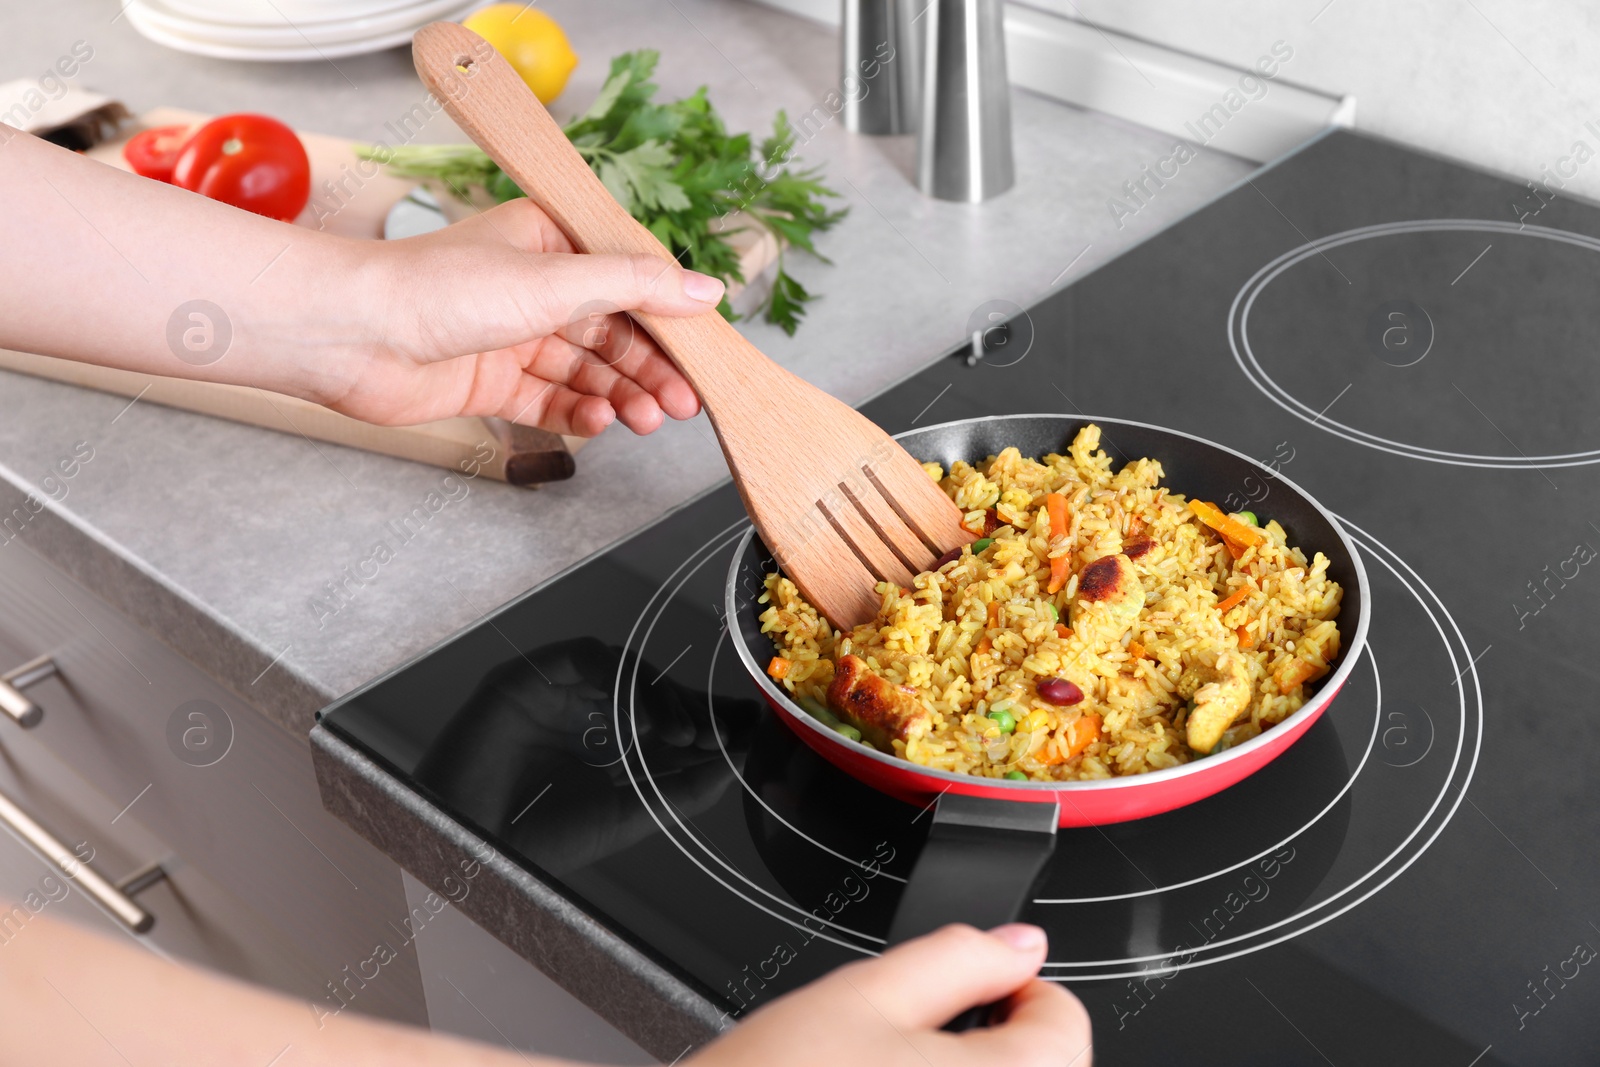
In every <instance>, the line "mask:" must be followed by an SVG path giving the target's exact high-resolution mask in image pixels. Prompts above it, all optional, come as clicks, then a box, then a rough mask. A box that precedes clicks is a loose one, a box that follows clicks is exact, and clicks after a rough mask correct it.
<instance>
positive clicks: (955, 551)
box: [933, 545, 967, 570]
mask: <svg viewBox="0 0 1600 1067" xmlns="http://www.w3.org/2000/svg"><path fill="white" fill-rule="evenodd" d="M966 547H967V546H966V545H961V546H959V547H957V548H952V549H951V550H950V551H948V552H946V553H945V554H944V555H942V556H940V557H939V558H938V559H936V560H934V562H933V569H934V570H938V569H939V568H940V567H943V566H944V565H945V564H946V563H954V562H955V561H956V560H958V559H960V558H961V549H963V548H966Z"/></svg>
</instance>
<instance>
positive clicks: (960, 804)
mask: <svg viewBox="0 0 1600 1067" xmlns="http://www.w3.org/2000/svg"><path fill="white" fill-rule="evenodd" d="M1091 422H1092V423H1095V424H1097V425H1098V426H1100V428H1101V447H1102V448H1103V449H1105V450H1106V452H1107V453H1109V454H1110V455H1111V456H1112V457H1113V459H1114V460H1115V461H1116V462H1117V463H1118V465H1119V466H1120V465H1121V464H1123V463H1127V462H1130V461H1132V460H1134V459H1137V458H1139V457H1141V456H1148V457H1150V458H1152V459H1156V460H1159V461H1160V462H1161V465H1162V468H1163V470H1164V472H1165V478H1164V480H1163V484H1164V485H1167V486H1170V487H1171V489H1172V490H1173V491H1174V492H1178V493H1183V494H1184V495H1186V496H1188V497H1190V498H1191V499H1201V500H1226V499H1227V498H1228V497H1230V496H1232V495H1235V494H1238V493H1240V492H1241V491H1243V490H1244V489H1245V488H1246V486H1248V485H1250V484H1252V483H1262V482H1264V483H1266V484H1267V485H1268V486H1269V487H1270V488H1269V491H1268V494H1267V496H1266V497H1265V498H1264V499H1263V500H1262V502H1261V504H1259V505H1258V506H1259V507H1261V508H1262V510H1263V511H1264V512H1265V513H1266V514H1267V515H1269V516H1270V517H1271V518H1273V519H1275V520H1277V521H1278V523H1279V524H1280V525H1282V526H1283V528H1284V529H1285V530H1287V531H1288V534H1289V540H1290V543H1291V544H1295V545H1298V546H1300V547H1301V548H1302V549H1303V550H1304V551H1305V552H1306V553H1307V555H1310V554H1312V553H1313V552H1318V551H1320V552H1322V553H1323V554H1324V555H1326V556H1327V557H1328V560H1329V564H1328V576H1329V577H1330V578H1332V579H1333V580H1334V581H1336V582H1338V583H1339V584H1340V585H1341V586H1343V588H1344V599H1343V603H1342V606H1341V608H1340V612H1339V629H1340V636H1341V638H1342V639H1343V640H1342V644H1343V648H1342V651H1341V652H1340V655H1339V659H1338V661H1337V663H1336V664H1335V666H1334V670H1333V671H1332V673H1331V674H1329V675H1328V676H1327V677H1326V678H1325V679H1323V681H1322V682H1321V684H1320V685H1318V686H1317V687H1316V689H1315V691H1314V692H1313V693H1312V694H1311V696H1310V697H1309V699H1307V701H1306V703H1305V704H1304V705H1303V706H1302V707H1301V708H1300V709H1299V710H1298V711H1296V712H1295V713H1294V714H1292V715H1290V716H1289V717H1287V718H1286V719H1284V720H1283V721H1282V722H1280V723H1278V724H1277V725H1276V726H1273V727H1272V728H1271V729H1268V730H1266V731H1265V732H1263V733H1262V734H1260V735H1258V736H1256V737H1253V738H1251V739H1250V740H1248V741H1245V742H1243V743H1242V744H1239V745H1237V746H1235V747H1233V748H1230V749H1228V750H1226V751H1225V752H1221V753H1218V754H1216V755H1213V756H1206V757H1204V758H1201V759H1196V760H1194V761H1192V762H1190V763H1186V764H1184V765H1182V766H1180V767H1172V768H1167V769H1165V770H1157V771H1151V772H1148V773H1146V774H1138V775H1129V776H1126V777H1118V778H1109V779H1104V780H1100V781H1086V782H1033V781H1027V782H1016V781H1010V780H1006V779H994V778H981V777H977V776H972V775H964V774H955V773H952V772H948V771H940V770H934V769H932V768H928V767H921V766H918V765H916V764H913V763H909V762H907V761H906V760H903V759H900V758H898V757H896V756H892V755H889V754H887V753H884V752H879V751H877V750H876V749H873V748H870V747H868V746H866V745H864V744H862V743H860V742H856V741H850V740H848V739H847V738H845V737H843V736H842V735H840V734H838V733H835V732H834V731H833V730H831V729H829V728H828V727H827V726H824V725H823V724H822V723H820V722H818V721H817V720H816V719H814V718H813V717H812V716H811V715H809V714H807V713H806V712H805V711H804V710H803V709H801V708H800V707H799V705H797V704H796V703H795V702H794V701H793V700H792V699H790V697H789V695H788V694H787V692H786V691H785V690H784V689H782V688H781V687H780V686H778V685H777V684H775V683H774V682H773V681H772V680H771V679H770V678H768V677H767V675H766V672H765V670H764V669H763V664H765V663H766V662H767V660H768V659H770V658H771V656H772V653H773V645H772V640H771V638H770V637H768V636H767V635H766V634H763V633H762V632H761V623H760V621H759V618H758V616H759V614H760V608H759V607H758V605H757V603H756V601H757V598H758V597H760V595H761V594H762V592H763V585H762V581H763V578H764V576H765V575H766V574H768V573H770V572H771V571H772V570H774V569H775V568H776V566H777V565H776V563H775V562H774V561H773V557H772V554H771V552H769V551H768V549H767V547H766V546H765V545H764V544H762V542H761V540H760V538H759V537H757V536H756V533H755V531H754V530H753V529H752V530H751V531H749V532H748V533H747V534H746V535H745V537H744V540H743V541H741V542H740V543H739V546H738V548H737V550H736V551H735V553H734V557H733V563H732V565H731V567H730V569H729V572H728V582H727V601H726V603H727V618H728V619H729V620H730V627H731V630H732V632H733V634H734V636H735V640H734V647H735V649H736V650H737V652H738V655H739V658H740V660H741V661H742V662H743V663H744V666H745V669H746V670H747V671H749V673H750V677H751V678H752V679H754V680H755V683H756V685H757V686H758V687H759V688H760V690H761V693H762V695H763V696H764V697H765V698H766V701H767V703H768V704H770V705H771V706H772V708H773V710H774V711H776V712H777V714H778V716H779V717H780V718H781V719H782V721H783V722H784V723H785V724H786V725H787V726H788V727H789V728H790V729H791V730H793V731H794V732H795V734H796V735H798V736H799V738H800V740H801V741H803V742H804V743H805V744H806V745H808V746H809V747H810V748H812V749H813V750H815V751H816V752H817V753H818V754H820V755H821V756H822V757H823V758H824V759H826V760H827V761H828V762H830V763H832V764H833V765H834V766H836V767H838V768H840V769H841V770H843V771H844V772H846V773H847V774H849V775H851V776H853V777H855V778H857V779H859V780H860V781H862V782H864V783H866V784H868V785H870V786H873V787H874V788H876V789H878V790H880V791H882V792H884V793H887V794H889V795H891V796H894V797H897V798H899V799H901V800H904V801H906V802H908V803H912V804H919V805H923V806H927V807H929V808H930V809H931V810H932V811H933V813H934V815H933V825H932V828H931V830H930V832H929V835H928V839H927V842H926V844H924V846H923V848H922V851H921V853H920V854H919V855H918V858H917V861H916V864H915V866H914V868H913V870H912V872H911V876H910V881H909V883H908V884H907V886H906V889H905V892H904V893H903V894H902V896H901V898H900V904H899V907H898V909H897V911H896V913H895V917H894V921H893V923H892V924H891V926H890V932H889V943H890V944H896V943H898V942H900V941H903V940H907V939H909V938H912V937H916V936H919V935H921V934H924V933H927V932H929V931H932V930H934V929H936V928H938V927H939V926H942V925H944V924H946V923H949V922H966V923H971V924H973V925H976V926H979V927H989V926H995V925H999V924H1001V923H1005V922H1010V921H1012V920H1014V919H1015V918H1016V917H1017V916H1018V915H1019V914H1020V912H1021V910H1022V906H1023V904H1024V903H1025V902H1026V901H1027V899H1028V898H1029V891H1030V889H1031V888H1032V885H1033V882H1034V880H1035V879H1036V878H1037V877H1038V874H1039V872H1040V870H1041V869H1042V868H1043V866H1044V863H1045V860H1046V859H1048V858H1049V856H1050V853H1051V851H1052V850H1053V848H1054V846H1055V829H1056V827H1057V826H1068V827H1073V826H1101V825H1106V824H1109V823H1118V822H1124V821H1127V820H1131V819H1142V818H1147V817H1149V816H1152V815H1158V814H1160V813H1162V812H1166V811H1171V810H1173V809H1174V808H1179V807H1183V806H1185V805H1188V804H1193V803H1195V802H1197V801H1200V800H1203V799H1205V798H1206V797H1209V796H1212V795H1213V794H1215V793H1218V792H1220V791H1222V790H1224V789H1226V788H1228V787H1229V786H1231V785H1233V784H1235V783H1237V782H1238V781H1240V780H1241V779H1243V778H1245V777H1247V776H1248V775H1250V774H1252V773H1254V772H1255V771H1257V770H1259V769H1261V768H1262V767H1263V766H1265V765H1266V764H1267V763H1269V762H1271V761H1272V760H1273V759H1274V758H1276V757H1277V756H1278V755H1280V754H1281V753H1282V752H1284V751H1285V750H1286V749H1288V748H1289V746H1290V745H1292V744H1294V743H1295V742H1296V741H1297V740H1299V739H1300V737H1301V736H1302V735H1304V734H1305V732H1306V730H1307V729H1309V728H1310V727H1311V725H1312V723H1314V722H1316V720H1317V719H1318V718H1319V717H1320V716H1321V715H1322V713H1323V712H1324V711H1326V710H1327V708H1328V705H1329V704H1331V703H1332V702H1333V698H1334V696H1335V695H1336V694H1337V693H1338V691H1339V689H1340V687H1341V686H1343V684H1344V682H1345V680H1346V679H1347V678H1348V677H1349V676H1350V672H1351V670H1352V669H1353V667H1354V664H1355V662H1356V660H1357V659H1358V658H1359V657H1360V654H1361V650H1362V648H1363V647H1364V646H1365V644H1366V638H1367V620H1368V614H1369V611H1370V607H1369V604H1368V599H1367V589H1368V585H1367V576H1366V571H1365V570H1364V568H1363V567H1362V565H1361V559H1360V557H1359V556H1358V555H1357V554H1356V551H1355V547H1354V545H1353V544H1352V543H1351V542H1350V540H1349V538H1348V537H1346V536H1345V533H1344V531H1343V529H1342V528H1341V527H1340V525H1339V523H1338V521H1337V520H1335V519H1334V517H1333V516H1332V515H1331V514H1330V513H1329V512H1328V511H1327V510H1326V509H1325V508H1323V507H1322V506H1321V505H1320V504H1318V503H1317V502H1316V501H1315V500H1313V499H1312V498H1311V497H1310V495H1308V494H1307V493H1306V492H1305V491H1304V490H1302V489H1301V488H1300V487H1299V486H1297V485H1295V484H1294V483H1293V482H1291V481H1289V480H1288V479H1287V478H1285V477H1283V475H1281V474H1279V473H1278V472H1276V471H1274V470H1272V469H1270V468H1268V467H1265V466H1263V465H1262V464H1260V463H1257V462H1256V461H1255V460H1253V459H1251V458H1249V457H1248V456H1245V455H1243V454H1241V453H1239V452H1235V451H1234V450H1233V449H1231V448H1226V447H1224V446H1222V445H1219V444H1214V443H1213V442H1210V441H1206V440H1204V439H1202V438H1199V437H1194V436H1191V435H1189V434H1186V433H1180V432H1178V431H1176V430H1168V429H1162V428H1161V427H1157V426H1150V425H1148V424H1145V423H1141V422H1130V421H1126V420H1123V419H1109V418H1093V417H1089V416H1069V415H1001V416H991V417H987V418H978V419H965V420H962V421H959V422H948V423H944V424H942V425H938V426H929V427H925V428H923V429H917V430H910V431H907V432H906V433H903V434H900V435H898V437H897V438H896V439H897V440H898V441H899V442H900V444H901V445H903V446H904V447H905V448H906V449H907V450H908V451H909V452H910V453H911V454H912V455H913V456H915V457H916V458H917V459H919V460H921V461H923V462H927V461H930V460H932V461H936V462H938V463H941V464H942V465H944V467H945V468H946V469H949V466H950V464H951V463H952V462H953V461H955V460H958V459H964V460H967V461H968V462H971V463H977V462H981V461H982V460H983V459H985V458H986V457H988V456H991V455H995V454H997V453H999V452H1000V451H1001V450H1002V449H1004V448H1007V447H1010V446H1015V447H1017V448H1018V449H1020V450H1021V452H1022V454H1023V455H1024V456H1043V455H1046V454H1048V453H1050V452H1063V453H1064V452H1065V451H1066V448H1067V446H1068V445H1069V444H1070V443H1071V441H1072V439H1073V437H1074V436H1075V435H1076V434H1077V432H1078V431H1079V430H1080V429H1082V428H1083V427H1084V426H1087V425H1089V424H1090V423H1091Z"/></svg>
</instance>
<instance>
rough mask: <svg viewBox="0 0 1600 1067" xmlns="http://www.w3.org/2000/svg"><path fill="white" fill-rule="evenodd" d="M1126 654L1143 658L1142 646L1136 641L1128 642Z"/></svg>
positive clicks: (1135, 657)
mask: <svg viewBox="0 0 1600 1067" xmlns="http://www.w3.org/2000/svg"><path fill="white" fill-rule="evenodd" d="M1128 655H1130V656H1132V657H1133V658H1134V659H1144V646H1143V645H1141V644H1140V643H1139V642H1137V641H1129V642H1128Z"/></svg>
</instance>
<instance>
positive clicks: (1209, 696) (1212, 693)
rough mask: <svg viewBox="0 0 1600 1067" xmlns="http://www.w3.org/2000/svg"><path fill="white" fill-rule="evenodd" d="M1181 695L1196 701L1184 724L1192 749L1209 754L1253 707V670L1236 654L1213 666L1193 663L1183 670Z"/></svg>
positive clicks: (1179, 682)
mask: <svg viewBox="0 0 1600 1067" xmlns="http://www.w3.org/2000/svg"><path fill="white" fill-rule="evenodd" d="M1178 693H1179V695H1180V696H1183V697H1184V698H1185V699H1187V698H1189V697H1193V698H1194V707H1193V708H1191V709H1190V711H1189V719H1188V721H1187V723H1186V724H1185V725H1186V728H1187V730H1188V734H1189V737H1188V740H1189V747H1190V748H1192V749H1194V750H1195V751H1196V752H1210V751H1211V750H1212V749H1214V748H1216V747H1217V742H1218V741H1221V740H1222V735H1223V733H1225V732H1226V731H1227V729H1228V727H1230V726H1232V725H1233V723H1234V720H1235V719H1237V718H1238V717H1239V716H1240V715H1242V714H1244V711H1245V709H1246V708H1248V707H1249V706H1250V668H1249V667H1248V666H1247V665H1246V664H1245V660H1244V657H1243V656H1241V655H1239V654H1238V653H1237V652H1224V653H1222V654H1221V655H1219V656H1218V657H1217V662H1216V664H1215V665H1214V666H1206V665H1205V664H1204V663H1194V664H1191V665H1190V666H1188V667H1186V668H1184V672H1183V674H1182V675H1181V676H1179V678H1178Z"/></svg>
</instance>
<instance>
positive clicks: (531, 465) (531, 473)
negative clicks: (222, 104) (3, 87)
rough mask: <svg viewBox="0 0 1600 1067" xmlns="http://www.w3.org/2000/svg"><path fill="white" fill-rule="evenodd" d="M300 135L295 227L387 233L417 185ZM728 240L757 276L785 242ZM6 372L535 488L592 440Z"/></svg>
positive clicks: (20, 367)
mask: <svg viewBox="0 0 1600 1067" xmlns="http://www.w3.org/2000/svg"><path fill="white" fill-rule="evenodd" d="M209 117H210V116H207V115H202V114H199V113H196V112H192V111H183V110H179V109H177V108H164V107H163V108H155V109H153V110H151V111H149V112H146V113H145V114H143V115H141V116H139V118H138V120H137V121H135V122H133V123H129V124H125V125H124V127H123V129H122V131H121V133H120V134H119V135H118V136H117V137H115V138H114V139H112V140H109V141H106V142H104V143H102V144H99V145H96V146H95V147H93V148H91V149H89V151H88V153H87V155H89V156H91V157H93V158H95V159H99V160H101V161H102V162H105V163H109V164H110V165H112V166H114V167H119V168H121V169H123V170H128V169H130V168H129V167H128V165H127V162H126V161H125V160H124V159H123V158H122V146H123V145H124V144H125V143H126V142H127V140H128V138H129V137H132V136H133V135H134V134H135V133H138V132H139V131H140V130H143V129H148V128H149V127H152V126H175V125H183V124H190V125H198V124H199V123H202V122H205V121H206V120H207V119H208V118H209ZM300 141H301V143H302V144H304V145H305V149H306V155H307V157H308V158H309V159H310V161H311V190H312V193H311V200H310V202H309V203H307V204H306V208H305V210H304V211H302V212H301V213H300V217H299V218H297V219H296V220H295V225H297V226H307V227H309V228H311V229H318V228H320V229H323V230H325V231H327V232H329V233H337V234H341V235H344V236H347V237H359V238H365V239H373V240H376V239H381V238H382V236H383V225H384V220H385V219H386V218H387V217H388V214H389V210H390V209H391V208H392V207H393V206H394V205H395V203H397V202H398V201H399V200H401V199H402V198H403V197H405V196H406V195H407V194H408V193H410V192H411V190H412V189H413V188H415V187H416V184H417V183H416V182H414V181H411V180H406V179H400V178H395V177H393V176H391V175H389V174H387V173H382V172H379V173H375V174H373V173H371V164H366V163H363V162H362V161H361V160H360V159H359V158H358V157H357V156H356V154H355V143H354V142H352V141H347V140H344V139H342V138H338V137H328V136H324V135H322V134H315V133H301V134H300ZM729 240H730V242H731V243H733V244H734V245H735V247H737V248H738V249H739V250H740V263H741V266H742V268H743V271H744V276H745V277H746V278H757V277H759V276H760V275H761V274H762V272H763V271H764V270H766V268H767V267H768V266H769V265H770V264H771V263H772V262H773V261H774V260H775V259H776V258H777V254H778V246H777V244H776V243H775V242H774V241H773V239H772V237H771V235H770V234H768V233H766V231H764V230H756V229H734V230H733V231H732V232H731V233H730V236H729ZM738 288H739V287H730V291H729V296H730V299H731V298H733V297H735V296H736V295H737V293H738ZM0 369H5V370H14V371H21V372H23V373H25V374H32V375H35V376H37V377H41V378H51V379H54V380H55V381H61V382H68V383H71V384H73V385H80V386H85V387H88V388H91V389H99V390H101V391H103V392H108V393H117V394H120V395H122V396H127V397H138V398H139V399H140V402H141V403H154V404H164V405H166V406H168V407H175V408H182V409H184V410H186V411H195V412H200V413H201V414H205V415H213V416H216V417H218V418H224V419H232V420H234V421H235V422H243V423H248V424H250V425H252V426H261V427H264V428H266V429H269V430H277V431H279V432H281V433H293V434H298V435H300V436H302V437H307V438H312V439H315V440H319V441H330V442H333V443H335V444H341V445H348V446H350V447H353V448H362V449H366V450H368V451H371V452H381V453H384V454H386V455H391V456H398V457H400V458H402V459H409V460H415V461H417V462H419V463H429V464H432V465H434V466H438V467H448V468H452V469H462V470H464V469H469V467H476V468H477V470H478V473H480V474H482V475H484V476H486V477H490V478H496V479H499V480H502V481H505V482H508V483H510V484H512V485H528V486H531V485H537V484H539V483H541V482H548V481H557V480H559V479H562V478H570V477H571V476H572V474H573V472H574V471H575V470H576V469H577V468H576V464H575V463H574V460H573V455H574V453H576V452H577V451H578V449H580V448H582V447H583V445H584V443H585V439H584V438H581V437H562V436H560V435H558V434H554V433H550V432H549V431H546V430H539V429H535V428H533V427H528V426H514V425H512V424H510V423H506V422H504V421H503V420H500V419H477V418H456V419H445V420H442V421H439V422H431V423H424V424H422V425H419V426H372V425H369V424H367V423H364V422H361V421H359V420H357V419H352V418H349V417H348V416H345V415H341V414H339V413H338V412H335V411H330V410H329V409H327V408H325V407H322V406H321V405H320V404H313V403H311V402H309V401H306V400H300V399H298V398H295V397H290V396H284V395H282V394H279V393H269V392H266V391H265V390H261V389H251V388H247V387H244V386H237V385H221V384H218V383H214V382H196V381H189V380H187V379H184V378H167V377H164V376H160V375H152V374H142V373H138V372H134V371H126V370H118V369H115V368H110V367H97V366H92V365H90V364H85V363H74V362H72V361H70V360H63V359H54V358H52V357H49V356H39V355H33V354H30V353H25V352H12V351H8V350H6V349H0ZM486 455H487V458H486Z"/></svg>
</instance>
